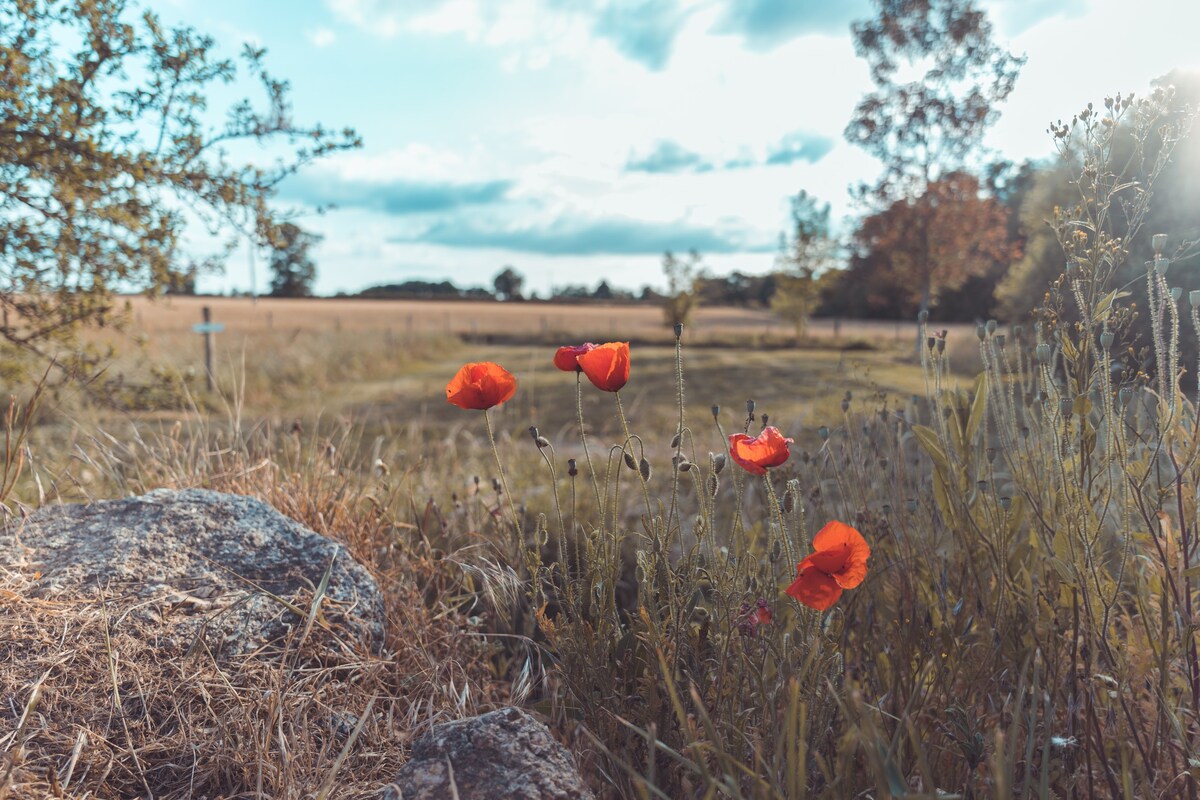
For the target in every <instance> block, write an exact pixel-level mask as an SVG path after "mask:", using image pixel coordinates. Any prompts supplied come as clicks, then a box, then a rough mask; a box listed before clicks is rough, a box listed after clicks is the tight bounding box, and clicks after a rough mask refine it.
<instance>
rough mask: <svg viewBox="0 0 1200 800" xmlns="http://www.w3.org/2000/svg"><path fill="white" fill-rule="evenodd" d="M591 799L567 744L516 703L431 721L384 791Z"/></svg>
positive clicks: (427, 798)
mask: <svg viewBox="0 0 1200 800" xmlns="http://www.w3.org/2000/svg"><path fill="white" fill-rule="evenodd" d="M451 780H453V786H454V787H455V789H456V790H457V792H458V797H459V800H518V799H519V800H567V798H570V800H591V798H593V795H592V792H591V790H590V789H588V788H587V786H586V785H584V783H583V778H581V777H580V775H579V770H578V769H576V767H575V762H574V760H572V758H571V754H570V753H568V752H567V749H566V748H565V747H563V746H562V745H561V744H559V743H558V742H557V741H555V739H554V737H552V736H551V735H550V731H549V730H548V729H547V728H546V726H545V725H543V724H542V723H540V722H538V721H537V720H535V719H534V718H533V717H531V716H529V714H527V713H525V712H524V711H522V710H521V709H519V708H512V707H509V708H502V709H500V710H498V711H492V712H491V713H488V714H483V715H482V716H478V717H469V718H467V719H460V720H456V721H454V722H447V723H443V724H441V725H435V726H434V727H433V730H431V731H430V732H429V733H427V734H425V735H424V736H422V737H421V738H419V739H417V741H416V742H415V743H414V744H413V749H412V755H411V757H410V758H409V760H408V761H407V762H406V763H405V765H404V766H403V767H402V768H401V769H400V775H399V777H397V778H396V782H395V783H394V784H393V785H392V786H389V787H388V788H387V789H386V790H385V791H384V794H383V797H386V798H395V799H398V798H403V799H404V800H445V798H448V797H453V796H454V794H453V793H452V792H451V789H450V787H451Z"/></svg>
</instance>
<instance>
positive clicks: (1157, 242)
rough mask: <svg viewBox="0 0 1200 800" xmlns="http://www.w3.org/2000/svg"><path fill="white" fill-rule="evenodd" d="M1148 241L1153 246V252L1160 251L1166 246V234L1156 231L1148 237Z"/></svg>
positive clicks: (1157, 253)
mask: <svg viewBox="0 0 1200 800" xmlns="http://www.w3.org/2000/svg"><path fill="white" fill-rule="evenodd" d="M1150 243H1151V244H1152V245H1153V246H1154V254H1155V255H1159V254H1160V253H1162V251H1163V248H1164V247H1166V246H1167V235H1166V234H1165V233H1156V234H1154V235H1153V236H1151V237H1150Z"/></svg>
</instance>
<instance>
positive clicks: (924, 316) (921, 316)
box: [917, 309, 929, 325]
mask: <svg viewBox="0 0 1200 800" xmlns="http://www.w3.org/2000/svg"><path fill="white" fill-rule="evenodd" d="M928 321H929V312H928V311H926V310H925V309H921V311H920V312H919V313H918V314H917V324H918V325H924V324H925V323H926V322H928Z"/></svg>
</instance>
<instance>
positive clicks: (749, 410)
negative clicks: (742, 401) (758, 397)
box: [746, 400, 754, 414]
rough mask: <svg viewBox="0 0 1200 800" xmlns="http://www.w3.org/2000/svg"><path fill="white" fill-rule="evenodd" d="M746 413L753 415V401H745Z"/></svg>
mask: <svg viewBox="0 0 1200 800" xmlns="http://www.w3.org/2000/svg"><path fill="white" fill-rule="evenodd" d="M746 413H747V414H753V413H754V401H753V400H747V401H746Z"/></svg>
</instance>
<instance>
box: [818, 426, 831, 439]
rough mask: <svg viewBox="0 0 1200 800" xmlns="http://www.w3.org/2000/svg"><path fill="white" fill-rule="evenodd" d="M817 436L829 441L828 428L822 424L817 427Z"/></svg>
mask: <svg viewBox="0 0 1200 800" xmlns="http://www.w3.org/2000/svg"><path fill="white" fill-rule="evenodd" d="M817 436H820V437H821V441H823V442H827V441H829V428H826V427H825V426H824V425H822V426H821V427H819V428H817Z"/></svg>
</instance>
